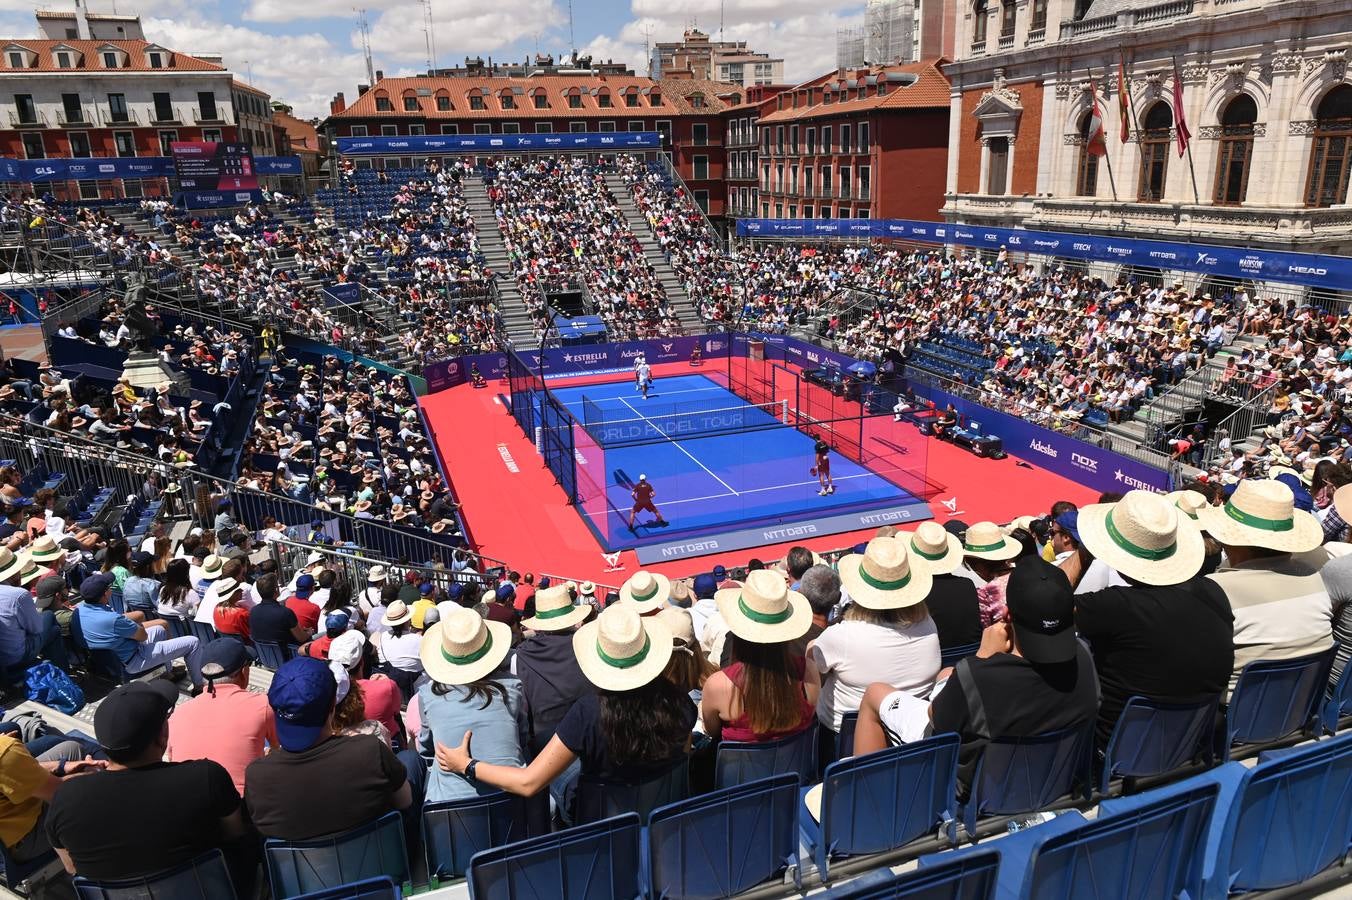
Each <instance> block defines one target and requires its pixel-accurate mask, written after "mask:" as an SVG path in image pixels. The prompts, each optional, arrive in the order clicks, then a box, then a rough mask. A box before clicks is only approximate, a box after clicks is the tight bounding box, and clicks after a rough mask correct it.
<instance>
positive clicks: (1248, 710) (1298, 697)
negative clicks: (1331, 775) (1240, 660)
mask: <svg viewBox="0 0 1352 900" xmlns="http://www.w3.org/2000/svg"><path fill="white" fill-rule="evenodd" d="M1337 649H1338V648H1337V646H1336V645H1335V646H1333V647H1330V648H1329V649H1328V650H1324V651H1321V652H1319V653H1311V654H1309V655H1307V656H1299V657H1295V658H1293V659H1283V660H1259V661H1257V662H1252V663H1249V664H1248V665H1247V666H1245V667H1244V671H1242V672H1241V673H1240V676H1239V681H1238V682H1237V683H1236V684H1235V689H1234V692H1233V693H1232V694H1231V696H1230V703H1229V706H1228V707H1227V708H1226V712H1225V719H1226V723H1225V731H1226V741H1225V747H1226V748H1227V751H1228V752H1230V753H1232V754H1233V753H1234V748H1235V747H1236V746H1237V745H1243V744H1273V743H1277V742H1280V741H1290V740H1294V739H1296V738H1298V737H1300V736H1301V735H1306V734H1311V733H1313V732H1314V730H1315V729H1316V728H1321V727H1322V723H1321V722H1320V715H1321V712H1322V709H1323V703H1324V691H1325V686H1326V685H1327V683H1328V673H1329V668H1330V667H1331V666H1332V665H1333V656H1334V654H1335V653H1336V652H1337Z"/></svg>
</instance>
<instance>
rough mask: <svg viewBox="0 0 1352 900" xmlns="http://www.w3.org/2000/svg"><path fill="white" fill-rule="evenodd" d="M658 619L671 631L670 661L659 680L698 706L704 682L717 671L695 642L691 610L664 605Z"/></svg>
mask: <svg viewBox="0 0 1352 900" xmlns="http://www.w3.org/2000/svg"><path fill="white" fill-rule="evenodd" d="M657 619H658V621H659V622H661V623H662V624H663V625H666V626H667V628H669V629H671V661H670V662H668V663H667V669H666V671H665V672H663V673H662V677H663V678H665V679H666V680H667V681H670V682H671V683H672V684H674V685H676V686H677V687H678V688H680V689H681V690H683V691H685V692H686V693H687V694H689V695H690V699H691V700H693V701H694V702H695V703H699V702H700V697H701V696H702V695H703V691H704V684H705V682H707V681H708V680H709V676H710V675H712V674H714V673H715V672H717V671H718V666H715V665H714V664H713V663H711V662H709V658H708V657H706V656H705V655H704V648H703V647H701V646H700V644H699V641H698V640H696V638H695V623H694V621H693V620H692V619H691V618H690V610H688V609H681V608H680V607H678V606H664V607H662V609H661V610H660V611H659V612H658V613H657Z"/></svg>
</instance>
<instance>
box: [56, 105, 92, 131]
mask: <svg viewBox="0 0 1352 900" xmlns="http://www.w3.org/2000/svg"><path fill="white" fill-rule="evenodd" d="M56 123H57V124H58V125H60V126H61V127H62V128H88V127H89V126H90V125H93V124H94V120H93V119H92V118H91V117H90V116H89V115H87V114H86V113H85V111H84V108H83V107H81V108H80V109H65V108H62V109H58V110H57V111H56Z"/></svg>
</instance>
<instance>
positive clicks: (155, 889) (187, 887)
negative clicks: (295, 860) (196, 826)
mask: <svg viewBox="0 0 1352 900" xmlns="http://www.w3.org/2000/svg"><path fill="white" fill-rule="evenodd" d="M75 893H76V895H77V896H78V897H79V898H80V900H159V898H164V900H169V898H173V900H235V898H236V897H237V894H236V893H235V887H234V884H233V883H232V882H231V881H230V872H229V871H228V870H227V869H226V866H225V857H224V856H222V855H221V851H219V850H212V851H211V852H210V853H205V854H203V855H202V856H199V857H197V858H196V859H192V860H189V861H188V862H186V863H183V864H182V865H180V866H175V867H173V868H172V869H167V870H165V871H163V872H156V873H154V874H152V875H146V876H144V877H142V878H125V879H119V880H116V881H95V880H92V879H88V878H76V879H75Z"/></svg>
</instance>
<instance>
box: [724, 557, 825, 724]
mask: <svg viewBox="0 0 1352 900" xmlns="http://www.w3.org/2000/svg"><path fill="white" fill-rule="evenodd" d="M714 599H715V601H716V602H717V603H718V611H719V613H720V614H721V615H722V616H723V620H724V621H725V622H727V623H728V631H729V632H730V633H731V636H732V638H731V643H732V655H733V660H734V662H733V663H732V664H731V665H728V666H724V667H723V669H721V670H720V671H718V672H715V673H714V674H713V675H711V676H709V680H708V682H707V683H706V684H705V685H704V696H703V699H702V700H701V702H700V717H701V719H702V720H703V722H704V730H705V731H706V732H708V734H709V737H711V738H713V739H715V740H717V739H718V738H719V737H720V736H721V737H722V738H723V739H724V740H729V741H754V742H759V741H772V740H776V739H777V738H782V737H788V736H789V735H792V734H797V733H798V732H800V731H802V730H803V729H805V728H808V727H810V726H811V725H812V719H813V717H814V715H815V710H816V702H817V687H816V684H815V683H814V684H813V685H811V686H808V685H805V684H804V683H803V676H804V664H803V658H802V657H801V656H797V655H794V654H793V653H792V652H791V650H792V645H793V642H794V641H796V640H798V639H799V638H800V637H802V636H803V635H804V634H806V633H807V630H808V628H810V627H811V625H812V607H811V606H810V605H809V604H808V602H807V598H806V597H804V596H803V595H802V594H800V593H798V592H797V591H791V590H789V589H788V587H787V586H786V585H785V583H784V577H783V576H782V575H777V574H776V573H774V572H772V571H770V570H769V569H758V570H756V571H755V572H752V573H750V574H749V575H747V579H746V583H745V584H743V585H742V586H741V587H735V588H727V589H725V590H721V591H719V592H718V593H717V594H715V595H714Z"/></svg>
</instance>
